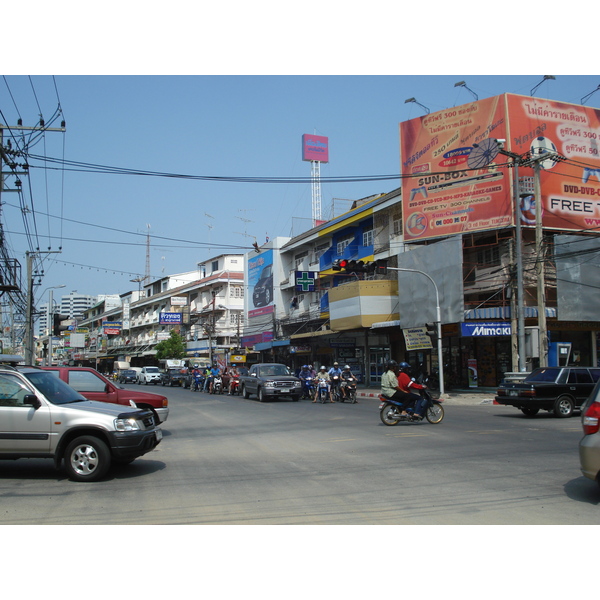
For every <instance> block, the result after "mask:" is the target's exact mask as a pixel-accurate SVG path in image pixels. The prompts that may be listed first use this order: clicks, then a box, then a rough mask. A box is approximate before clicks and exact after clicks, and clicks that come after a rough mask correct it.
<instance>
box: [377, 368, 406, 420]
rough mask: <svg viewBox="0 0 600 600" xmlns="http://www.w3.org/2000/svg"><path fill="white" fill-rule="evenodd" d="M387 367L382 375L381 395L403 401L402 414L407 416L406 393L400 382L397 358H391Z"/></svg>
mask: <svg viewBox="0 0 600 600" xmlns="http://www.w3.org/2000/svg"><path fill="white" fill-rule="evenodd" d="M385 368H386V371H385V373H384V374H383V375H382V376H381V395H382V396H383V397H384V398H389V399H390V400H395V401H396V402H401V403H402V404H403V406H402V413H401V416H402V417H407V416H408V413H407V412H406V408H405V406H404V398H405V396H406V394H404V392H402V391H401V390H400V385H399V384H398V372H399V368H398V363H397V362H396V361H395V360H390V361H388V363H387V365H386V367H385Z"/></svg>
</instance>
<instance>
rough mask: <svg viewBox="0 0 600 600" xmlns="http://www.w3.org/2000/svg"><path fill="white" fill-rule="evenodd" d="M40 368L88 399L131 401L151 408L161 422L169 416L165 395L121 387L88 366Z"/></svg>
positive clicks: (129, 404)
mask: <svg viewBox="0 0 600 600" xmlns="http://www.w3.org/2000/svg"><path fill="white" fill-rule="evenodd" d="M40 369H43V370H44V371H51V372H52V373H55V374H56V376H57V377H59V378H60V379H62V380H63V381H64V382H65V383H68V384H69V385H70V386H71V387H72V388H73V389H75V390H77V391H78V392H79V393H80V394H81V395H82V396H83V397H84V398H87V399H88V400H98V401H100V402H110V403H112V404H123V405H125V406H131V405H132V404H131V402H134V403H135V406H137V407H139V408H150V409H152V410H153V411H154V414H155V415H157V417H158V419H159V421H160V422H161V423H164V422H165V421H166V420H167V417H168V416H169V400H168V398H167V397H166V396H161V395H160V394H149V393H148V392H138V391H135V390H131V389H125V388H122V387H120V386H118V385H116V384H115V383H114V382H113V381H110V380H109V379H106V377H104V376H103V375H100V373H98V371H96V370H95V369H91V368H89V367H40Z"/></svg>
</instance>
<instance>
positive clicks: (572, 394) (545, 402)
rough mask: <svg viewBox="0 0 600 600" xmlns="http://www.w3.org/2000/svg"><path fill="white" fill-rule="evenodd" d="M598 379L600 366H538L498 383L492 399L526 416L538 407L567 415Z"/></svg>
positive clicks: (589, 391)
mask: <svg viewBox="0 0 600 600" xmlns="http://www.w3.org/2000/svg"><path fill="white" fill-rule="evenodd" d="M599 379H600V368H593V367H540V368H539V369H536V370H535V371H533V372H532V373H530V374H529V375H528V376H527V377H526V378H525V379H524V380H523V381H518V382H505V383H502V384H501V385H500V387H499V388H498V392H497V394H496V397H495V400H496V402H497V403H498V404H504V405H507V406H514V407H516V408H518V409H520V410H521V411H522V412H523V414H525V415H526V416H528V417H532V416H535V415H536V414H537V413H538V412H539V411H540V410H548V411H553V412H554V415H555V416H557V417H571V416H572V415H573V411H574V410H575V409H577V408H580V407H581V405H582V404H583V403H584V402H585V401H586V400H587V398H588V396H589V395H590V394H591V392H592V390H593V389H594V385H595V384H596V382H597V381H598V380H599Z"/></svg>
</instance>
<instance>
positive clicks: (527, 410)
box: [521, 408, 540, 417]
mask: <svg viewBox="0 0 600 600" xmlns="http://www.w3.org/2000/svg"><path fill="white" fill-rule="evenodd" d="M521 412H522V413H523V414H524V415H525V416H526V417H535V415H537V414H538V413H539V412H540V409H539V408H522V409H521Z"/></svg>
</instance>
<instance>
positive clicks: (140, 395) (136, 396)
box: [119, 388, 166, 402]
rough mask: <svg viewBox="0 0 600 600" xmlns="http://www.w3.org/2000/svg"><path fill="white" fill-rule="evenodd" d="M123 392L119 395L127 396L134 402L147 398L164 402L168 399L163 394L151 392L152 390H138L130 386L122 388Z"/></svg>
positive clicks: (147, 399)
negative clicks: (131, 388)
mask: <svg viewBox="0 0 600 600" xmlns="http://www.w3.org/2000/svg"><path fill="white" fill-rule="evenodd" d="M120 389H121V393H120V394H119V396H123V395H124V396H126V397H127V398H130V399H131V400H133V401H134V402H137V401H138V400H139V401H142V400H146V401H152V400H153V401H154V402H162V401H163V400H165V399H166V396H163V395H162V394H151V393H150V392H138V391H137V390H130V389H129V388H120Z"/></svg>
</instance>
